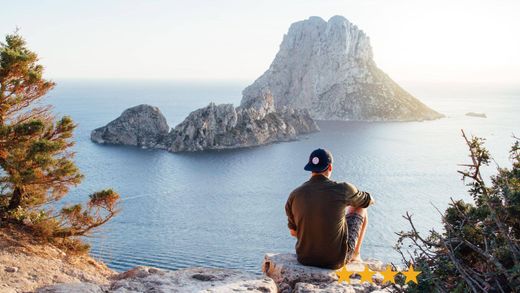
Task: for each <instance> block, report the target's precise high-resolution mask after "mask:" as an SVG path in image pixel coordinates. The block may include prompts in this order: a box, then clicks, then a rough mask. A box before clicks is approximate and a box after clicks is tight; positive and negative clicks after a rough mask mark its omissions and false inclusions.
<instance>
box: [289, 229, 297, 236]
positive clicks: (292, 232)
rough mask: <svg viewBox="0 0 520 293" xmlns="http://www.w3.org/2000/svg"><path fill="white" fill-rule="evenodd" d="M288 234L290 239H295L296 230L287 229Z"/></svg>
mask: <svg viewBox="0 0 520 293" xmlns="http://www.w3.org/2000/svg"><path fill="white" fill-rule="evenodd" d="M289 232H290V233H291V236H292V237H296V230H293V229H289Z"/></svg>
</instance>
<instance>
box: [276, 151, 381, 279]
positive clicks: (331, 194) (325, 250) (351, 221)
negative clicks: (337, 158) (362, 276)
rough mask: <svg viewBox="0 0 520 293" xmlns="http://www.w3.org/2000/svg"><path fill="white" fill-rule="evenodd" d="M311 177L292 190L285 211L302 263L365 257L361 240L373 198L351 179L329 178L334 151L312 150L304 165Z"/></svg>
mask: <svg viewBox="0 0 520 293" xmlns="http://www.w3.org/2000/svg"><path fill="white" fill-rule="evenodd" d="M304 169H305V170H307V171H311V172H312V175H311V178H310V179H309V180H308V181H307V182H305V183H303V184H302V185H301V186H300V187H298V188H296V189H295V190H294V191H293V192H291V194H290V196H289V199H288V200H287V204H286V205H285V212H286V213H287V217H288V220H289V224H288V226H289V230H290V232H291V235H292V236H294V237H296V238H297V239H298V240H297V242H296V254H297V256H298V261H299V262H300V263H301V264H303V265H309V266H317V267H323V268H330V269H338V268H341V267H342V266H343V265H344V264H345V263H348V262H350V261H362V260H361V256H360V249H361V243H362V242H363V237H364V235H365V230H366V226H367V219H368V218H367V209H366V208H367V207H368V206H369V205H371V204H373V203H374V200H373V199H372V197H371V196H370V194H368V193H367V192H364V191H359V190H358V189H357V188H356V187H355V186H354V185H352V184H350V183H340V182H335V181H332V180H330V179H329V178H330V175H331V173H332V154H331V153H330V152H329V151H327V150H324V149H317V150H315V151H313V152H312V153H311V155H310V157H309V162H308V163H307V165H306V166H305V168H304Z"/></svg>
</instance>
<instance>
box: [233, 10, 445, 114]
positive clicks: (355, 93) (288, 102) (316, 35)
mask: <svg viewBox="0 0 520 293" xmlns="http://www.w3.org/2000/svg"><path fill="white" fill-rule="evenodd" d="M372 56H373V55H372V47H371V46H370V39H369V37H368V36H367V35H366V34H365V33H364V32H363V31H362V30H361V29H359V28H358V27H357V26H356V25H354V24H353V23H351V22H350V21H348V20H347V19H346V18H345V17H343V16H340V15H336V16H333V17H331V18H330V19H329V21H325V20H323V19H322V18H321V17H317V16H312V17H310V18H308V19H306V20H302V21H298V22H295V23H293V24H292V25H291V26H290V28H289V31H288V32H287V34H286V35H285V36H284V38H283V41H282V43H281V45H280V50H279V51H278V53H277V54H276V57H275V58H274V60H273V62H272V63H271V66H270V67H269V69H268V70H267V71H266V72H265V73H264V74H263V75H262V76H260V77H259V78H258V79H257V80H256V81H255V82H254V83H253V84H252V85H250V86H248V87H247V88H246V89H244V91H243V99H242V103H245V102H246V101H247V102H248V103H249V102H250V100H251V99H252V98H256V97H259V96H261V94H262V93H264V92H270V93H271V94H272V96H273V99H274V103H275V108H277V109H279V108H283V107H292V108H304V109H308V110H309V112H310V113H311V115H312V116H313V117H314V118H316V119H322V120H370V121H372V120H399V121H403V120H424V119H435V118H439V117H441V116H442V115H440V114H439V113H437V112H435V111H433V110H431V109H430V108H428V107H427V106H426V105H424V104H423V103H421V102H420V101H419V100H417V99H416V98H414V97H413V96H412V95H410V94H409V93H408V92H406V91H405V90H404V89H402V88H401V87H400V86H399V85H397V84H396V83H395V82H394V81H393V80H392V79H390V77H388V75H386V74H385V73H384V72H383V71H381V70H380V69H379V68H378V67H377V66H376V65H375V62H374V61H373V57H372Z"/></svg>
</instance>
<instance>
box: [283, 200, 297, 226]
mask: <svg viewBox="0 0 520 293" xmlns="http://www.w3.org/2000/svg"><path fill="white" fill-rule="evenodd" d="M293 199H294V196H293V194H291V195H289V198H288V199H287V203H286V204H285V214H287V227H289V229H292V230H295V231H296V229H297V227H296V224H295V223H294V216H293V213H292V201H293Z"/></svg>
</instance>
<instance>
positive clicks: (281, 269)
mask: <svg viewBox="0 0 520 293" xmlns="http://www.w3.org/2000/svg"><path fill="white" fill-rule="evenodd" d="M365 264H366V265H368V267H369V268H370V269H371V270H373V271H383V270H384V269H385V265H384V264H383V263H382V262H381V261H377V260H366V261H365V262H364V263H351V264H348V265H347V269H348V270H349V271H362V270H363V269H364V265H365ZM262 271H263V272H264V273H265V274H266V275H267V276H268V277H270V278H272V279H273V280H274V282H275V283H276V284H277V286H278V288H279V290H280V292H372V291H374V290H380V289H381V287H380V286H377V285H371V284H368V283H364V284H359V280H357V279H355V278H351V279H350V280H351V284H345V283H343V284H339V283H338V282H337V281H338V277H337V275H336V271H335V270H330V269H322V268H318V267H311V266H304V265H301V264H300V263H299V262H298V261H297V259H296V255H295V254H293V253H285V254H279V253H278V254H275V253H268V254H266V255H265V257H264V262H263V264H262ZM381 279H382V278H381V275H380V274H378V275H376V276H375V277H374V281H377V280H381ZM335 290H336V291H335Z"/></svg>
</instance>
